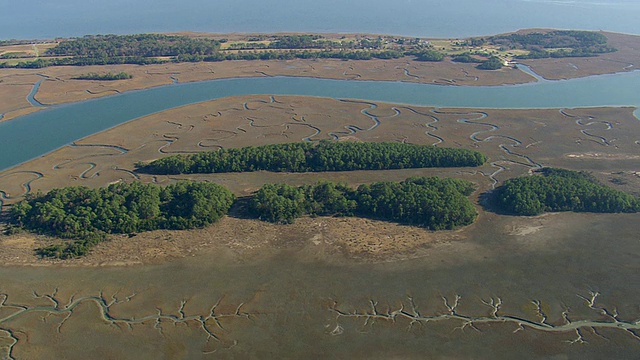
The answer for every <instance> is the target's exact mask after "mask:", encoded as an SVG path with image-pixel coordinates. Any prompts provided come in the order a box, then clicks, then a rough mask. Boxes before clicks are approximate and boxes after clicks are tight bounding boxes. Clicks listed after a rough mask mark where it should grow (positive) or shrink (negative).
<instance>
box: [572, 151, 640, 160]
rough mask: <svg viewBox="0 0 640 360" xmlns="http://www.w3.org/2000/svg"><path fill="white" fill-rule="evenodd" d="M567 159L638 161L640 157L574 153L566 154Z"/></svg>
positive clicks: (633, 155)
mask: <svg viewBox="0 0 640 360" xmlns="http://www.w3.org/2000/svg"><path fill="white" fill-rule="evenodd" d="M565 156H566V157H568V158H570V159H603V160H638V159H640V155H638V154H624V153H619V154H605V153H597V152H586V153H572V154H566V155H565Z"/></svg>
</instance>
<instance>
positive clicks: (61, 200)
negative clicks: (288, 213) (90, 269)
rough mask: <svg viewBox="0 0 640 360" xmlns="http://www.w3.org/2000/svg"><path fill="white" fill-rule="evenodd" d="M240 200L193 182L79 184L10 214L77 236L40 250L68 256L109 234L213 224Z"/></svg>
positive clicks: (34, 227)
mask: <svg viewBox="0 0 640 360" xmlns="http://www.w3.org/2000/svg"><path fill="white" fill-rule="evenodd" d="M234 199H235V198H234V195H233V194H232V193H231V192H230V191H229V190H227V189H226V188H224V187H222V186H220V185H217V184H211V183H196V182H188V181H182V182H178V183H175V184H172V185H168V186H166V187H164V188H162V187H160V186H157V185H152V184H142V183H140V182H134V183H130V184H128V183H118V184H113V185H110V186H109V187H106V188H99V189H90V188H87V187H82V186H79V187H78V186H76V187H66V188H62V189H54V190H51V191H50V192H49V193H47V194H40V193H38V194H31V195H28V196H27V197H26V199H25V200H23V201H21V202H19V203H17V204H15V205H13V206H12V207H11V210H10V211H9V217H10V219H11V221H12V223H14V224H16V225H18V226H21V227H24V228H26V229H28V230H31V231H34V232H37V233H41V234H47V235H51V236H56V237H61V238H66V239H74V240H76V241H74V242H71V243H69V242H67V243H66V244H64V245H52V246H48V247H45V248H41V249H38V250H37V252H38V254H39V255H41V256H46V257H57V258H63V259H65V258H70V257H75V256H82V255H85V254H86V253H87V252H88V251H89V249H90V248H91V247H92V246H94V245H96V244H97V243H99V242H100V241H102V240H104V239H105V236H106V234H127V233H136V232H141V231H151V230H156V229H175V230H181V229H191V228H197V227H204V226H207V225H209V224H212V223H213V222H215V221H217V220H218V219H220V218H221V217H222V216H223V215H225V214H226V213H227V211H228V210H229V208H230V207H231V205H232V203H233V201H234Z"/></svg>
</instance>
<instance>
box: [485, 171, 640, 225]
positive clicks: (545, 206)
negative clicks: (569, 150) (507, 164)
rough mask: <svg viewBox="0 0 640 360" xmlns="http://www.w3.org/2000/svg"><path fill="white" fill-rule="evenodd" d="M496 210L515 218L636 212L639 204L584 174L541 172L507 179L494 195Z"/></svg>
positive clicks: (636, 199)
mask: <svg viewBox="0 0 640 360" xmlns="http://www.w3.org/2000/svg"><path fill="white" fill-rule="evenodd" d="M493 195H494V199H495V203H496V205H497V206H498V208H499V209H500V210H502V211H505V212H508V213H511V214H515V215H529V216H530V215H539V214H541V213H543V212H545V211H577V212H601V213H618V212H625V213H627V212H638V211H640V200H639V199H638V198H636V197H634V196H633V195H630V194H627V193H624V192H622V191H619V190H615V189H611V188H609V187H606V186H604V185H602V184H600V183H599V182H598V181H597V180H596V179H595V178H593V176H591V175H589V174H588V173H585V172H576V171H571V170H565V169H555V168H545V169H542V170H541V171H540V172H539V174H536V175H533V176H527V177H519V178H515V179H510V180H507V181H505V182H504V184H503V185H502V186H500V187H498V188H497V189H496V190H495V191H494V194H493Z"/></svg>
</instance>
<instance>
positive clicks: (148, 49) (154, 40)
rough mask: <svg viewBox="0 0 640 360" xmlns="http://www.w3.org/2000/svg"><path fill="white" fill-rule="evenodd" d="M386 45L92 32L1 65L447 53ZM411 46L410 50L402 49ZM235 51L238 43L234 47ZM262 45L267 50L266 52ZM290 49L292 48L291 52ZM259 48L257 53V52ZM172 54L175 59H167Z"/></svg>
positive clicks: (424, 57)
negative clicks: (228, 45) (224, 45)
mask: <svg viewBox="0 0 640 360" xmlns="http://www.w3.org/2000/svg"><path fill="white" fill-rule="evenodd" d="M401 43H402V44H409V43H410V42H400V41H398V43H397V44H396V46H395V47H393V48H387V49H385V48H384V46H383V41H382V38H377V39H367V38H362V39H359V40H357V41H348V42H346V43H343V42H336V41H331V40H326V39H323V38H322V37H321V36H319V35H283V36H275V37H274V41H272V42H271V43H269V44H268V45H267V44H264V43H248V44H245V45H242V44H238V45H236V47H238V48H240V49H250V50H252V51H221V50H220V44H221V42H220V41H217V40H212V39H206V38H191V37H187V36H173V35H158V34H139V35H90V36H85V37H82V38H78V39H73V40H66V41H62V42H60V43H59V44H58V45H57V46H56V47H54V48H51V49H49V50H47V52H46V54H45V55H46V56H51V58H38V59H36V60H32V61H22V62H19V63H17V64H9V63H6V62H5V63H0V68H35V69H37V68H43V67H47V66H86V65H114V64H136V65H147V64H156V63H164V62H169V61H174V62H201V61H207V62H214V61H225V60H288V59H343V60H369V59H396V58H400V57H403V56H416V58H417V59H418V60H421V61H442V60H443V59H444V54H442V53H440V52H437V51H434V50H430V49H424V45H419V44H413V45H400V44H401ZM403 46H408V47H409V49H406V48H403ZM232 49H233V47H232ZM262 49H265V50H264V51H263V50H262ZM287 49H288V51H287ZM256 50H258V51H256ZM163 57H165V58H170V59H162V58H163Z"/></svg>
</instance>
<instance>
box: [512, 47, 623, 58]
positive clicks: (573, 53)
mask: <svg viewBox="0 0 640 360" xmlns="http://www.w3.org/2000/svg"><path fill="white" fill-rule="evenodd" d="M613 51H615V49H613V48H610V47H604V46H601V47H590V48H584V49H571V50H566V49H559V50H556V51H547V50H544V49H531V51H530V52H529V53H528V54H522V55H518V56H516V58H518V59H546V58H566V57H593V56H598V55H599V54H604V53H609V52H613Z"/></svg>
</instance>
